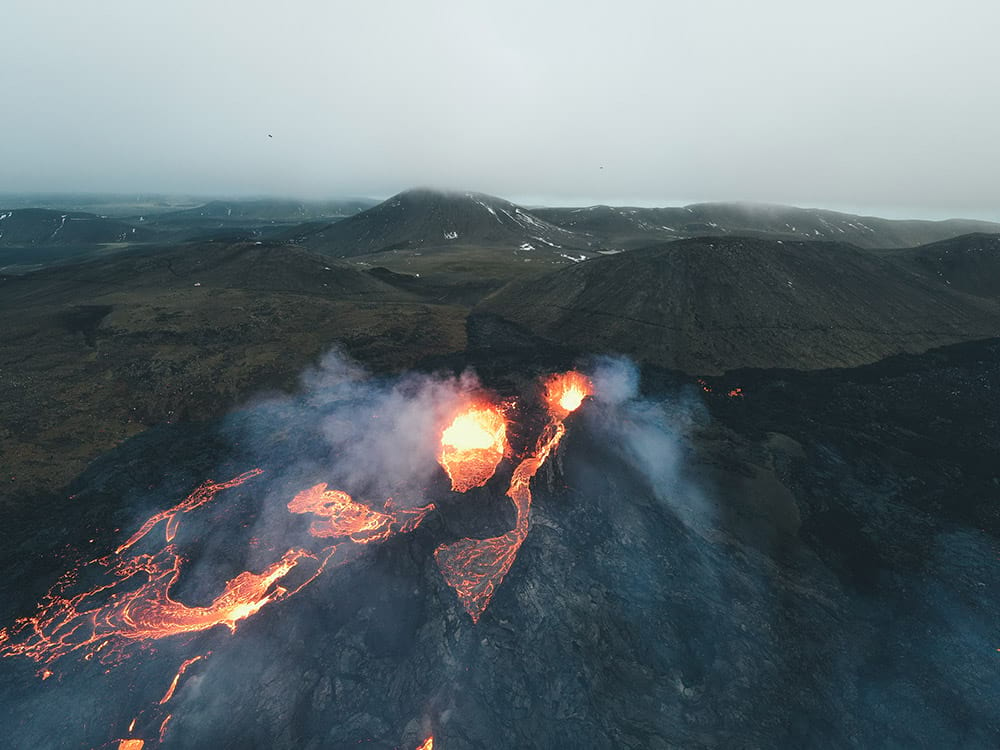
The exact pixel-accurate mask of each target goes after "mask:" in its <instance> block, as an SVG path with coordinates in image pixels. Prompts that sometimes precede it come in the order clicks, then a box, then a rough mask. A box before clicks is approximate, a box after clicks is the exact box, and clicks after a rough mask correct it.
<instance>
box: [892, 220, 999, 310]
mask: <svg viewBox="0 0 1000 750" xmlns="http://www.w3.org/2000/svg"><path fill="white" fill-rule="evenodd" d="M888 257H889V258H890V259H891V260H893V261H895V262H897V263H900V264H901V265H903V266H904V267H906V268H910V269H912V270H915V271H919V272H920V273H924V274H927V275H928V276H930V277H931V278H935V279H938V280H939V281H942V282H944V283H945V284H947V285H949V286H951V287H952V288H953V289H959V290H961V291H963V292H968V293H970V294H976V295H980V296H986V297H997V296H1000V234H968V235H964V236H962V237H955V238H954V239H950V240H943V241H941V242H934V243H932V244H930V245H923V246H921V247H914V248H908V249H906V250H900V251H898V252H894V253H892V254H891V255H890V256H888Z"/></svg>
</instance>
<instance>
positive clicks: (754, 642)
mask: <svg viewBox="0 0 1000 750" xmlns="http://www.w3.org/2000/svg"><path fill="white" fill-rule="evenodd" d="M404 195H405V194H404ZM410 197H411V198H414V199H415V197H414V196H410ZM425 198H426V200H425V201H423V202H421V201H416V203H413V204H408V205H420V206H423V207H424V208H428V207H431V208H429V209H428V210H424V208H421V210H420V211H419V212H415V215H417V214H419V215H420V216H423V217H425V218H424V219H421V220H414V221H413V222H411V223H410V224H409V225H408V228H407V232H406V234H407V235H409V236H411V237H416V238H417V239H418V240H419V239H420V238H421V237H424V238H426V241H427V243H428V244H427V245H420V244H405V247H404V248H403V249H398V248H397V249H382V250H381V251H379V252H374V253H368V254H366V255H351V256H350V257H344V258H334V257H331V255H330V254H329V253H322V252H318V251H317V249H311V248H310V247H305V246H303V245H308V244H309V243H308V241H307V240H306V239H303V240H302V244H296V243H294V242H291V241H289V240H287V239H286V240H281V241H277V240H275V241H271V240H268V239H267V238H266V237H261V236H252V235H248V236H246V237H243V238H242V239H226V240H216V241H198V242H184V243H171V244H169V245H168V244H166V243H161V244H159V246H156V247H154V246H147V247H144V248H139V247H131V248H130V249H128V251H127V252H122V253H119V254H117V255H114V256H109V257H95V258H93V259H91V260H89V261H87V262H80V263H74V264H72V265H64V266H61V267H58V268H56V267H53V268H46V269H42V270H39V271H34V272H31V273H27V274H24V275H21V276H10V275H0V314H2V315H3V319H4V324H5V327H4V336H3V337H0V338H2V340H0V374H2V375H3V377H2V378H0V396H2V398H0V416H2V424H0V455H2V457H3V461H2V462H0V463H2V464H3V466H2V469H3V473H2V474H0V481H2V482H3V484H2V493H0V720H2V721H3V724H4V728H5V740H4V741H5V743H6V744H7V745H9V746H11V747H43V748H51V749H52V750H63V749H64V748H65V750H71V749H75V748H79V747H87V748H110V750H154V748H155V750H161V748H162V750H184V749H186V748H202V747H218V748H223V749H229V748H232V749H233V750H236V748H257V747H260V748H274V749H275V750H303V749H304V748H305V749H310V750H315V749H318V748H325V747H334V748H339V747H356V746H364V747H370V748H373V749H374V750H398V749H399V748H402V749H403V750H416V749H417V748H430V747H432V746H433V747H435V748H438V750H473V749H474V748H483V747H490V748H500V749H501V750H504V749H506V748H525V747H540V748H550V747H554V748H561V747H573V748H576V747H579V748H595V750H596V749H598V748H600V749H603V748H609V747H612V748H618V747H631V748H669V747H732V746H740V747H742V746H746V747H754V748H756V747H760V748H770V747H796V748H798V747H826V746H830V747H881V746H886V745H890V746H900V747H934V748H937V747H957V746H961V747H994V746H997V745H998V743H1000V721H998V719H997V713H996V709H995V707H996V704H997V701H998V700H1000V690H998V682H997V680H996V679H995V672H996V669H995V667H996V661H995V659H996V654H997V648H998V647H1000V637H998V632H1000V631H998V628H997V623H998V622H1000V606H998V604H997V602H998V601H1000V600H998V599H997V597H995V596H993V595H992V592H994V591H996V590H998V589H1000V565H998V558H997V554H996V551H997V540H998V539H1000V511H998V507H1000V506H998V504H997V503H996V497H997V492H998V489H997V488H998V487H1000V476H998V472H997V456H998V455H1000V443H998V436H1000V417H998V415H1000V402H998V399H1000V371H998V369H997V366H996V363H997V361H998V358H1000V338H998V337H997V332H998V330H1000V328H998V327H997V323H998V311H997V308H998V303H997V298H996V293H995V278H994V277H995V274H994V270H993V269H994V265H993V264H994V261H995V244H994V238H991V237H987V236H966V237H962V238H957V239H952V240H949V241H947V242H942V243H938V244H932V245H923V246H920V247H916V248H906V249H893V250H878V251H876V250H871V249H864V248H860V247H857V246H855V245H850V244H845V243H831V242H802V241H792V240H790V239H783V238H771V239H764V238H760V237H757V238H754V237H728V236H727V237H721V238H720V237H699V238H695V239H687V240H679V241H671V242H668V243H660V244H657V245H655V246H653V247H648V248H645V249H637V250H632V251H628V252H621V253H616V254H614V255H610V256H609V257H594V258H591V259H584V260H580V255H579V254H577V255H575V256H574V254H573V252H571V251H569V250H567V247H568V241H567V245H566V246H564V247H562V248H553V247H549V246H546V247H548V250H545V251H540V250H539V248H538V247H537V246H533V249H531V250H527V249H523V248H521V247H520V246H518V247H515V248H513V249H512V248H511V244H510V243H511V242H513V241H514V240H516V239H519V238H520V237H521V235H519V234H518V233H517V231H514V227H515V225H516V226H518V227H521V228H522V229H526V227H525V226H524V224H525V223H528V224H531V222H530V220H528V219H526V218H524V217H525V214H522V213H520V212H518V210H517V207H513V208H511V207H510V206H509V205H502V204H500V203H493V202H490V200H487V199H486V198H485V197H482V196H478V197H474V196H470V195H466V194H459V195H458V196H456V195H455V194H450V195H446V196H444V197H443V198H442V197H440V196H437V195H431V196H429V197H427V196H425ZM421 200H423V199H421ZM441 200H443V201H445V202H446V203H448V204H449V205H453V206H464V207H465V208H468V207H469V206H468V205H467V204H469V203H471V204H472V207H471V210H472V211H474V212H475V216H470V217H469V222H470V223H469V224H468V225H467V226H468V227H469V229H468V231H469V233H470V236H475V233H477V232H482V233H484V234H481V235H480V236H482V237H488V236H489V235H488V232H490V231H493V232H500V231H501V229H502V228H504V227H506V228H510V229H511V230H512V231H514V234H512V235H494V236H493V239H483V240H482V241H481V243H480V241H479V240H475V243H479V244H470V245H468V246H462V245H461V244H460V239H461V238H460V237H455V238H448V237H445V236H444V231H442V238H441V240H440V243H441V244H439V245H437V246H435V247H432V246H431V244H430V243H431V242H432V240H433V242H438V240H437V239H434V238H433V234H434V232H437V231H438V229H442V230H443V228H444V226H445V224H446V223H447V222H439V223H438V224H436V225H433V226H432V229H426V228H427V227H428V226H431V224H429V223H428V220H426V217H427V216H437V217H442V216H446V215H447V216H450V217H453V218H451V219H450V220H451V221H457V220H458V219H457V218H454V217H458V216H459V215H460V214H458V213H455V214H448V213H447V211H446V210H445V208H443V207H441V208H439V209H433V208H432V207H433V206H434V205H437V203H436V202H438V201H441ZM491 200H492V199H491ZM402 204H403V201H402V199H401V200H400V205H398V206H385V207H384V208H385V210H389V209H390V208H391V210H392V212H393V213H392V215H393V216H394V217H395V218H394V219H393V222H391V223H393V224H395V223H398V221H402V220H403V219H402V217H401V214H400V209H402ZM465 208H463V209H462V211H463V212H464V211H465ZM490 209H492V212H491V211H490ZM501 209H502V210H501ZM226 210H228V209H226ZM448 210H450V209H448ZM456 210H457V209H456ZM435 211H436V212H435ZM505 212H506V213H505ZM216 213H218V212H216ZM494 213H495V214H499V215H500V216H499V217H495V216H494ZM529 213H531V214H532V215H535V214H534V212H529ZM508 214H509V216H508ZM461 215H465V214H464V213H462V214H461ZM616 216H617V217H618V218H615V219H614V220H615V221H619V219H620V220H621V223H620V224H618V225H617V228H616V229H615V230H614V231H616V232H617V231H621V232H626V231H631V230H629V229H628V224H627V220H626V219H625V218H623V217H622V216H621V215H620V213H619V214H616ZM359 217H360V215H359ZM359 217H356V218H359ZM477 217H478V218H477ZM517 217H521V220H520V221H518V218H517ZM481 219H486V220H488V221H487V223H486V225H485V227H488V229H487V228H484V227H482V226H481V225H480V224H478V223H472V222H474V220H475V221H479V220H481ZM212 220H213V221H214V220H215V217H212ZM351 221H354V219H345V222H351ZM366 221H367V219H366ZM490 222H492V224H491V223H490ZM549 223H550V224H552V223H553V222H549ZM719 223H720V226H721V222H719ZM865 223H866V224H867V222H865ZM493 225H495V226H496V227H497V229H493ZM452 226H454V225H452ZM425 229H426V231H424V230H425ZM295 231H297V232H299V231H301V227H299V228H297V229H296V230H295ZM504 231H506V230H504ZM518 231H519V230H518ZM566 231H567V232H568V233H569V234H571V235H572V236H573V237H577V238H582V240H581V241H586V242H592V241H593V242H597V244H596V245H593V246H590V245H588V247H597V248H603V247H604V246H602V245H600V242H599V241H597V240H595V238H596V237H597V234H598V233H597V230H596V229H595V228H587V229H586V230H585V231H584V230H583V229H582V228H578V229H573V228H566ZM685 231H697V229H696V228H692V227H689V228H688V230H685ZM713 231H716V230H715V229H713ZM718 231H720V232H721V231H722V229H721V228H719V229H718ZM861 231H864V230H861ZM421 232H423V234H421ZM447 232H448V233H452V232H455V233H456V234H457V233H459V232H458V230H457V229H453V228H452V229H448V230H447ZM529 236H530V235H529ZM538 236H549V237H554V236H555V235H554V234H551V235H543V234H539V235H538ZM402 237H403V236H402V235H400V239H399V240H398V241H399V242H403V243H409V242H410V240H406V239H404V238H402ZM637 241H638V240H637ZM380 242H381V240H379V241H377V242H375V243H374V244H373V245H372V247H375V246H381V245H380V244H379V243H380ZM490 243H496V244H490ZM543 244H544V243H543ZM383 247H384V246H383ZM595 253H596V251H595ZM562 254H565V255H567V256H573V257H570V258H566V257H561V255H562ZM593 254H594V253H592V255H593ZM526 260H527V261H530V262H526ZM411 261H412V262H413V263H414V264H418V265H413V266H408V265H407V264H408V263H410V262H411ZM556 263H560V264H562V267H561V268H559V269H558V270H552V269H554V268H555V264H556ZM383 265H384V266H385V267H379V266H383ZM408 269H409V270H408ZM529 269H530V270H529ZM418 274H419V275H418ZM470 279H472V281H470ZM501 285H503V288H499V287H500V286H501ZM498 288H499V289H498ZM956 342H957V343H956ZM615 352H618V353H620V352H627V353H631V354H632V356H633V357H634V358H635V360H637V361H638V364H635V363H633V362H631V361H629V360H627V359H624V358H621V357H619V356H617V355H616V356H611V354H612V353H615Z"/></svg>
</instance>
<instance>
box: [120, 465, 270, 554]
mask: <svg viewBox="0 0 1000 750" xmlns="http://www.w3.org/2000/svg"><path fill="white" fill-rule="evenodd" d="M263 473H264V470H263V469H251V470H250V471H248V472H245V473H243V474H240V475H239V476H238V477H233V478H232V479H230V480H229V481H228V482H213V481H212V480H209V481H207V482H204V483H202V484H201V485H200V486H199V487H198V489H196V490H195V491H194V492H192V493H191V494H190V495H188V496H187V497H186V498H184V500H182V501H181V502H180V503H178V504H177V505H175V506H174V507H173V508H170V509H169V510H164V511H161V512H160V513H157V514H155V515H153V516H151V517H150V518H149V520H148V521H146V523H144V524H143V525H142V528H140V529H139V530H138V531H137V532H135V533H134V534H133V535H132V536H130V537H129V538H128V540H127V541H126V542H125V543H124V544H122V545H121V546H120V547H118V549H116V550H115V554H116V555H120V554H121V553H122V552H124V551H125V550H127V549H128V548H129V547H131V546H132V545H134V544H135V543H136V542H138V541H139V540H140V539H142V538H143V537H144V536H146V534H148V533H149V532H150V531H152V530H153V527H154V526H156V524H158V523H159V522H160V521H166V522H167V524H166V527H165V529H164V537H165V538H166V540H167V541H168V542H172V541H174V537H175V536H176V535H177V527H178V526H179V525H180V522H181V521H180V518H178V516H179V515H181V514H182V513H188V512H189V511H192V510H194V509H195V508H199V507H201V506H202V505H204V504H205V503H207V502H210V501H211V500H213V499H214V498H215V496H216V494H218V493H219V492H220V491H222V490H228V489H229V488H230V487H239V486H240V485H241V484H243V483H244V482H245V481H247V480H248V479H252V478H253V477H256V476H259V475H261V474H263Z"/></svg>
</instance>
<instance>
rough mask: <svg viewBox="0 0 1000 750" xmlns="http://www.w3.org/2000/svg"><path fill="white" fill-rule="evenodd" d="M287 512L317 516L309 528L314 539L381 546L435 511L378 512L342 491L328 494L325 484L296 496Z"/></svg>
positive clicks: (429, 507) (424, 508)
mask: <svg viewBox="0 0 1000 750" xmlns="http://www.w3.org/2000/svg"><path fill="white" fill-rule="evenodd" d="M288 510H290V511H291V512H292V513H312V514H314V515H316V516H319V518H318V519H317V520H315V521H313V522H312V525H311V526H310V527H309V533H310V534H312V535H313V536H315V537H318V538H325V537H348V538H349V539H350V540H351V541H353V542H357V543H359V544H368V543H370V542H381V541H383V540H384V539H386V538H388V537H389V536H391V535H392V534H393V533H395V532H406V531H412V530H413V529H415V528H416V527H417V526H418V525H419V524H420V522H421V521H423V520H424V516H426V515H427V514H428V513H430V512H431V511H432V510H434V504H433V503H431V504H428V505H424V506H421V507H419V508H399V509H396V510H392V508H391V505H390V503H388V502H387V503H386V507H385V510H384V511H383V512H379V511H377V510H372V509H371V508H369V507H368V506H367V505H362V504H361V503H359V502H356V501H355V500H353V499H352V498H351V496H350V495H348V494H347V493H346V492H344V491H343V490H328V489H327V488H326V484H325V483H324V484H317V485H315V486H314V487H310V488H309V489H308V490H304V491H302V492H300V493H299V494H297V495H296V496H295V497H293V498H292V501H291V502H290V503H288Z"/></svg>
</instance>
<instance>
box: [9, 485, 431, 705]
mask: <svg viewBox="0 0 1000 750" xmlns="http://www.w3.org/2000/svg"><path fill="white" fill-rule="evenodd" d="M260 473H261V470H260V469H255V470H253V471H249V472H246V473H245V474H241V475H240V476H238V477H236V478H234V479H231V480H229V481H228V482H221V483H215V482H206V483H205V484H203V485H201V486H200V487H199V488H198V489H196V490H195V491H194V492H193V493H192V494H191V495H189V496H188V497H187V498H186V499H185V500H183V501H182V502H180V503H178V504H177V505H176V506H174V507H173V508H171V509H169V510H167V511H163V512H161V513H157V514H156V515H154V516H152V517H151V518H150V519H149V520H148V521H146V523H145V524H143V526H142V527H141V528H140V529H139V531H138V532H136V533H135V534H134V535H133V536H132V537H130V538H129V539H128V540H127V541H126V542H125V543H124V544H123V545H121V546H120V547H118V550H117V551H116V552H115V553H113V554H111V555H108V556H106V557H103V558H99V559H97V560H93V561H91V562H90V563H87V564H86V565H84V566H82V567H81V568H78V569H75V570H71V571H69V572H68V573H66V574H64V575H63V576H62V577H61V578H60V579H59V580H58V581H57V582H56V584H55V586H53V587H52V589H51V590H50V591H49V592H48V593H47V594H46V596H45V598H44V599H43V600H42V602H41V604H40V605H39V608H38V612H37V613H36V614H35V615H34V616H32V617H28V618H23V619H21V620H18V621H17V622H16V623H15V625H14V627H13V628H12V629H10V630H8V629H3V630H0V656H13V655H20V656H27V657H28V658H30V659H34V660H35V661H37V662H39V663H43V664H47V663H49V662H51V661H53V660H55V659H58V658H59V657H62V656H65V655H66V654H69V653H71V652H76V651H83V652H85V658H88V659H89V658H92V657H93V656H94V655H95V654H99V655H100V656H101V658H102V661H109V660H113V659H114V658H116V657H117V656H120V655H121V654H122V649H123V647H124V646H125V645H127V644H128V643H134V642H144V641H150V640H156V639H160V638H167V637H170V636H176V635H182V634H186V633H196V632H200V631H204V630H209V629H211V628H214V627H216V626H218V625H222V626H225V627H227V628H228V629H229V630H230V631H235V630H236V627H237V624H238V623H239V622H241V621H242V620H245V619H246V618H248V617H251V616H253V615H255V614H256V613H257V612H259V611H260V610H261V609H262V608H263V607H265V606H266V605H268V604H271V603H272V602H276V601H280V600H282V599H286V598H288V597H290V596H292V595H294V594H296V593H298V592H299V591H301V590H302V589H303V588H304V587H305V586H306V585H308V584H309V583H310V582H311V581H313V580H314V579H315V578H316V577H317V576H318V575H320V574H321V573H322V572H323V571H324V570H325V569H326V568H327V565H328V563H330V561H331V560H333V559H334V557H335V556H336V554H337V550H338V546H339V545H335V546H330V547H326V548H325V549H322V550H320V551H318V552H311V551H309V550H306V549H300V548H293V549H289V550H287V551H286V552H285V553H284V554H283V555H282V556H281V557H280V558H279V559H278V560H276V561H275V562H273V563H271V564H270V565H268V566H266V567H265V568H264V569H263V570H262V571H260V572H259V573H258V572H252V571H244V572H242V573H239V574H238V575H236V576H235V577H234V578H232V579H230V580H228V581H225V582H224V583H223V584H222V587H221V591H220V593H219V594H218V596H216V597H215V599H214V600H212V602H211V603H210V604H208V605H207V606H203V607H191V606H188V605H186V604H183V603H182V602H179V601H177V600H176V599H174V598H173V597H172V596H171V593H170V592H171V590H172V589H173V587H174V584H176V583H177V580H178V578H179V577H180V574H181V570H182V568H183V565H184V559H183V558H182V557H181V555H180V553H179V552H178V550H177V548H176V547H175V546H174V545H172V544H167V545H166V546H165V547H163V548H162V549H161V550H159V551H158V552H154V553H151V554H135V553H132V552H129V554H127V555H123V554H122V553H123V552H127V551H128V550H130V548H131V547H132V546H133V545H134V544H135V543H136V542H138V541H139V540H140V539H142V538H143V537H145V536H146V535H147V534H148V533H149V532H150V530H152V529H153V528H154V527H155V526H156V525H157V524H158V523H160V521H163V520H166V522H167V527H166V538H167V539H168V540H170V539H172V538H173V536H174V533H175V532H176V528H177V518H178V516H179V515H180V514H181V513H187V512H189V511H190V510H192V509H194V508H197V507H199V506H201V505H204V504H205V503H206V502H208V501H209V500H211V499H212V498H213V497H214V496H215V495H216V494H217V493H218V492H219V491H220V490H223V489H227V488H230V487H235V486H237V485H239V484H242V483H243V482H245V481H247V480H248V479H250V478H252V477H255V476H257V475H259V474H260ZM288 508H289V510H290V511H292V512H294V513H313V514H315V515H316V516H318V518H317V520H315V521H314V522H313V524H312V527H311V528H310V532H311V533H312V535H313V536H315V537H320V538H325V537H344V538H346V539H347V540H349V541H353V542H356V543H361V544H367V543H370V542H375V541H382V540H384V539H386V538H387V537H389V536H390V535H392V534H393V533H397V532H402V531H410V530H412V529H414V528H415V527H416V526H417V525H418V524H419V523H420V522H421V521H422V520H423V519H424V517H425V516H426V515H427V513H429V512H430V511H431V510H432V509H433V508H434V506H433V505H426V506H423V507H420V508H414V509H393V508H391V507H390V504H389V503H386V508H385V510H384V511H382V512H379V511H375V510H372V509H370V508H368V507H367V506H364V505H362V504H361V503H357V502H355V501H354V500H352V499H351V497H350V496H349V495H347V493H345V492H341V491H339V490H332V491H328V490H326V485H325V484H319V485H316V486H315V487H312V488H311V489H309V490H306V491H304V492H300V493H299V494H298V495H296V496H295V497H294V498H293V499H292V501H291V502H290V503H289V504H288ZM339 562H340V561H339V560H338V564H339ZM83 573H86V574H87V575H86V576H84V575H82V574H83ZM93 573H97V574H99V575H100V576H101V577H103V579H104V582H103V583H100V584H97V585H93V586H92V587H91V588H89V589H87V588H84V587H83V585H82V583H81V579H82V578H84V577H86V578H87V579H88V580H90V579H91V578H92V577H93V576H92V575H91V574H93ZM293 573H294V576H293ZM293 578H294V581H292V579H293ZM193 661H197V658H196V659H194V660H190V661H189V662H185V664H183V665H182V666H181V671H180V672H179V673H178V678H179V677H180V674H182V673H183V671H184V669H186V668H187V666H189V665H190V663H193ZM174 686H176V679H175V682H174ZM168 699H169V692H168V695H167V696H165V698H164V700H168Z"/></svg>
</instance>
